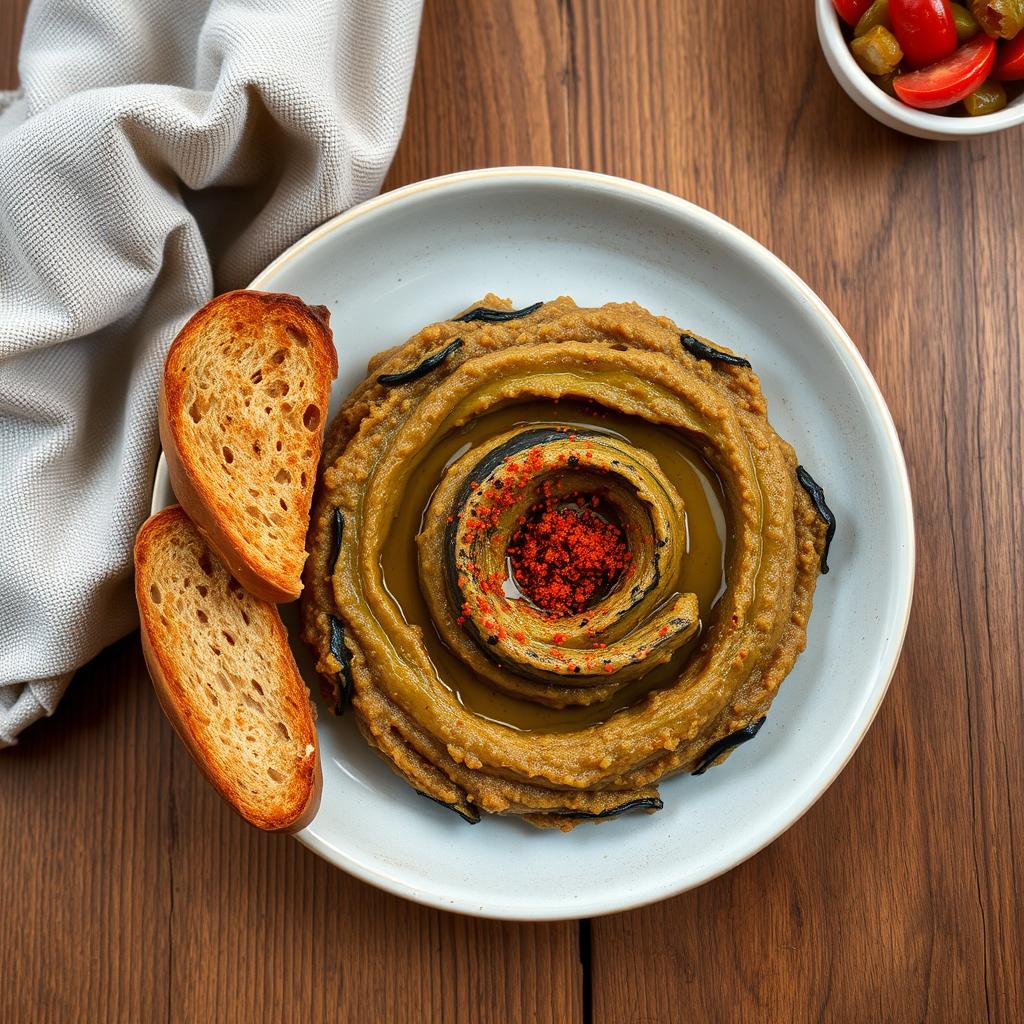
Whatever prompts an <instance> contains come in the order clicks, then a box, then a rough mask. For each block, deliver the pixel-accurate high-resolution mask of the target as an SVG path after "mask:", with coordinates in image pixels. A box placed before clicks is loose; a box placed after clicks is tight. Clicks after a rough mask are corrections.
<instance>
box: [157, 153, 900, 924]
mask: <svg viewBox="0 0 1024 1024" xmlns="http://www.w3.org/2000/svg"><path fill="white" fill-rule="evenodd" d="M502 179H504V180H506V181H507V182H509V183H511V182H514V181H516V180H517V179H518V180H530V181H539V180H544V179H547V180H548V181H550V182H552V183H557V182H562V183H570V184H577V185H584V186H600V187H602V188H605V189H607V190H609V191H619V192H624V193H627V194H630V195H632V196H634V197H638V198H643V199H646V200H648V201H651V202H653V203H655V204H657V205H659V206H662V207H668V208H674V210H675V211H676V212H681V213H683V214H685V215H686V216H688V217H689V218H692V219H694V220H696V221H699V222H701V223H702V225H703V226H704V227H706V228H708V229H710V230H711V231H713V232H717V233H718V234H719V235H720V236H721V237H723V238H724V239H726V240H729V241H732V242H733V243H735V244H738V245H739V246H740V247H742V248H744V249H746V250H747V252H748V253H749V254H750V255H751V256H752V257H753V258H754V259H755V261H756V262H759V263H760V264H761V265H762V266H763V267H765V268H766V269H769V270H771V271H774V272H775V273H776V274H779V275H781V276H782V277H784V278H785V279H787V281H788V283H789V285H790V287H791V288H793V289H794V290H795V291H796V292H797V293H798V294H799V296H800V297H801V298H802V299H803V300H804V301H805V302H806V303H807V304H808V305H809V306H810V307H811V309H812V310H813V311H814V312H815V313H816V314H817V317H818V319H819V320H820V321H821V322H822V324H823V326H824V327H826V328H827V329H828V332H829V334H830V335H831V336H832V340H833V342H835V343H836V345H837V348H838V349H839V350H840V352H841V353H842V354H843V355H845V357H846V359H847V363H848V365H849V366H850V367H851V369H853V370H855V371H856V375H857V379H858V382H859V383H860V384H862V385H863V386H864V393H865V395H866V397H868V398H869V399H870V402H871V405H872V407H873V410H874V413H875V417H876V419H877V422H878V423H879V424H880V426H881V427H882V428H883V434H884V438H885V442H886V447H887V450H888V454H889V456H890V458H891V459H892V467H893V470H894V482H895V483H896V484H897V491H898V495H897V497H898V505H899V510H900V512H901V513H902V518H903V520H904V522H905V524H906V526H907V533H906V537H905V550H904V553H903V559H902V566H901V567H900V568H901V570H902V571H901V572H900V573H899V577H900V579H901V580H902V579H905V584H904V589H905V594H904V596H903V616H902V622H900V623H899V627H898V629H896V630H894V631H893V633H892V634H891V637H892V639H890V641H889V642H888V645H887V647H888V650H889V654H888V658H887V659H886V660H887V661H888V664H887V667H886V668H885V669H884V670H883V672H884V677H885V678H884V679H881V677H880V685H878V686H876V688H875V691H874V692H873V693H872V694H871V697H870V700H869V703H868V704H866V705H865V707H864V708H863V709H862V711H861V714H860V717H859V721H855V722H854V723H853V726H852V731H854V732H856V735H855V737H854V739H853V741H852V743H851V744H850V747H849V749H848V750H847V751H846V752H845V754H844V756H843V757H842V760H841V761H840V762H839V763H838V764H836V765H835V766H834V767H833V769H832V770H831V771H830V772H829V773H828V774H827V776H826V777H825V778H823V779H822V780H820V784H819V785H818V786H816V787H815V791H814V794H813V796H811V797H810V799H808V800H806V802H805V803H804V805H803V806H802V807H800V808H799V809H798V811H797V813H796V814H795V815H794V816H792V817H787V819H786V820H785V822H784V823H783V824H782V825H781V826H780V827H778V828H777V829H773V830H771V831H770V833H769V834H768V835H766V836H764V837H762V838H760V839H759V840H758V841H756V842H755V843H752V844H751V845H750V847H749V848H744V849H742V850H741V852H740V855H739V856H738V857H737V858H736V859H734V860H732V861H731V862H730V863H729V864H727V865H725V866H723V867H721V868H719V869H717V870H714V871H713V872H711V873H709V874H707V875H705V876H703V877H702V878H701V879H700V880H699V881H683V882H681V883H680V884H678V885H674V884H669V885H665V886H662V887H661V888H659V889H657V890H655V891H653V892H651V891H648V892H644V893H643V894H642V895H641V896H640V897H639V898H636V899H630V898H628V896H627V897H626V898H625V899H623V898H622V897H621V895H620V896H619V897H618V898H615V897H612V898H608V897H601V896H600V895H598V896H589V895H588V897H587V898H585V899H583V900H582V901H581V905H578V906H568V905H563V906H554V905H547V904H544V905H538V906H521V905H515V906H508V905H500V904H493V903H492V904H488V903H487V902H486V901H484V902H483V903H478V902H474V901H473V900H470V899H467V898H465V897H459V896H448V897H445V896H443V895H440V894H439V893H437V892H435V891H433V890H426V889H422V888H419V887H417V886H411V885H408V884H407V883H405V882H403V881H400V880H398V879H396V878H393V877H391V876H389V875H388V874H386V873H385V872H382V871H380V870H379V869H378V868H376V867H375V866H373V865H370V864H367V863H364V862H363V861H360V860H357V859H355V858H353V857H351V856H348V855H346V854H345V853H343V852H342V851H340V850H338V849H337V848H336V847H334V846H331V845H330V844H329V843H327V842H326V841H325V840H323V839H322V838H321V837H320V836H319V835H317V834H316V833H315V832H313V831H312V829H313V826H315V822H314V823H313V825H311V826H309V827H308V828H306V829H304V830H303V831H301V832H299V833H296V834H295V836H294V838H295V839H297V840H298V841H299V842H300V843H302V844H303V845H304V846H305V847H307V848H308V849H309V850H311V851H312V852H314V853H316V854H317V855H318V856H320V857H322V858H323V859H324V860H326V861H327V862H328V863H330V864H332V865H333V866H335V867H337V868H340V869H342V870H344V871H346V872H347V873H349V874H351V875H354V876H355V877H356V878H359V879H360V880H361V881H363V882H366V883H368V884H369V885H372V886H374V887H375V888H378V889H382V890H384V891H385V892H389V893H391V894H393V895H396V896H400V897H403V898H405V899H408V900H411V901H413V902H415V903H419V904H421V905H423V906H428V907H433V908H435V909H439V910H447V911H454V912H457V913H461V914H466V915H468V916H471V917H480V918H485V919H491V920H504V921H524V922H527V921H534V922H540V921H567V920H578V919H580V918H589V917H600V916H604V915H606V914H613V913H620V912H623V911H627V910H634V909H636V908H638V907H643V906H649V905H651V904H653V903H658V902H661V901H662V900H666V899H670V898H672V897H674V896H678V895H681V894H682V893H684V892H688V891H690V890H692V889H695V888H699V887H700V886H702V885H705V884H707V883H708V882H711V881H713V880H714V879H716V878H719V877H721V876H722V875H724V874H726V873H728V872H729V871H732V870H733V869H734V868H736V867H739V865H740V864H743V863H744V862H745V861H747V860H749V859H750V858H751V857H754V856H755V855H756V854H758V853H760V852H761V851H762V850H764V849H765V848H766V847H768V846H770V845H771V844H772V843H773V842H775V840H776V839H778V838H779V837H780V836H781V835H782V834H783V833H784V832H786V831H788V830H789V829H790V828H792V827H793V826H794V825H795V824H796V823H797V822H798V821H799V820H800V819H801V818H802V817H803V816H804V815H805V814H806V813H807V812H808V811H809V810H810V809H811V808H812V807H813V806H814V805H815V804H816V803H818V801H819V800H820V799H821V798H822V797H823V796H824V794H825V793H826V792H827V790H828V789H829V788H830V787H831V786H832V785H833V783H834V782H835V781H836V779H837V778H838V777H839V776H840V775H841V774H842V772H843V771H844V770H845V768H846V766H847V765H848V764H849V762H850V759H851V758H852V757H853V755H854V754H855V753H856V752H857V749H858V748H859V747H860V744H861V743H862V742H863V740H864V737H865V736H866V735H867V733H868V731H869V730H870V728H871V725H872V724H873V722H874V720H875V717H876V716H877V714H878V710H879V708H880V707H881V705H882V702H883V701H884V699H885V695H886V694H887V693H888V691H889V686H890V684H891V682H892V679H893V676H894V675H895V672H896V668H897V666H898V665H899V660H900V655H901V653H902V650H903V645H904V642H905V640H906V634H907V627H908V624H909V621H910V614H911V610H912V607H913V601H914V586H915V576H916V558H917V553H916V547H917V541H916V526H915V522H914V511H913V499H912V495H911V489H910V479H909V476H908V473H907V467H906V460H905V457H904V454H903V447H902V445H901V443H900V439H899V434H898V432H897V430H896V425H895V423H894V421H893V418H892V414H891V413H890V411H889V408H888V405H887V404H886V402H885V399H884V397H883V396H882V393H881V390H880V389H879V387H878V383H877V382H876V381H875V378H874V375H873V374H872V373H871V370H870V369H869V367H868V365H867V363H866V362H865V360H864V357H863V356H862V355H861V353H860V350H859V349H858V348H857V346H856V345H855V344H854V343H853V341H852V339H851V338H850V336H849V335H848V334H847V333H846V330H845V329H844V328H843V326H842V325H841V324H840V322H839V320H838V319H837V318H836V316H835V314H833V313H832V311H831V310H830V309H829V308H828V306H827V305H826V304H825V302H824V301H823V300H822V299H821V298H820V297H819V296H818V295H817V294H816V293H815V292H814V290H813V289H812V288H811V287H810V286H809V285H808V284H807V282H805V281H804V280H803V278H801V277H800V276H799V275H798V274H797V273H796V272H795V271H794V270H793V269H792V268H791V267H789V266H788V265H787V264H786V263H784V262H783V261H782V260H781V259H780V258H779V257H778V256H776V255H775V254H774V253H773V252H771V250H769V249H768V248H767V247H765V246H764V245H762V244H761V243H760V242H759V241H757V239H755V238H753V237H752V236H751V235H748V234H747V233H746V232H745V231H743V230H742V229H741V228H738V227H736V226H735V225H734V224H731V223H729V221H727V220H724V219H723V218H721V217H719V216H718V215H717V214H714V213H712V212H711V211H710V210H707V209H705V208H704V207H702V206H699V205H697V204H696V203H693V202H691V201H689V200H687V199H683V198H682V197H680V196H677V195H674V194H672V193H671V192H665V191H663V190H661V189H657V188H654V187H652V186H650V185H644V184H642V183H641V182H638V181H633V180H631V179H629V178H620V177H615V176H613V175H608V174H600V173H597V172H595V171H583V170H576V169H573V168H565V167H546V166H532V165H530V166H503V167H489V168H480V169H475V170H467V171H458V172H455V173H453V174H445V175H440V176H438V177H434V178H426V179H424V180H422V181H417V182H413V183H411V184H408V185H405V186H402V187H401V188H397V189H394V190H392V191H390V192H385V193H382V194H380V195H378V196H375V197H374V198H372V199H369V200H367V201H366V202H363V203H360V204H358V205H357V206H353V207H351V208H350V209H348V210H345V211H344V212H342V213H339V214H337V215H335V216H334V217H331V218H329V219H328V220H326V221H324V222H323V223H322V224H320V225H319V226H317V227H315V228H313V229H312V230H311V231H310V232H308V233H307V234H305V235H303V236H302V238H300V239H298V240H297V241H295V242H293V243H292V245H290V246H289V247H288V248H287V249H285V250H284V252H282V253H281V254H280V255H279V256H277V257H276V258H275V259H274V260H272V261H271V262H270V263H269V264H267V266H266V267H265V268H264V269H263V270H261V271H260V272H259V273H258V274H257V275H256V277H254V278H253V280H252V281H251V282H250V283H249V285H248V286H247V287H249V288H254V289H263V287H264V284H265V283H266V281H267V280H268V279H269V278H271V277H273V276H274V275H275V274H276V273H277V272H278V271H279V270H280V269H281V268H282V267H283V266H284V265H285V264H287V263H289V262H291V261H292V260H293V259H294V258H295V257H296V256H298V255H299V254H300V253H302V252H304V251H305V250H306V249H307V248H309V247H310V246H312V245H314V244H316V243H317V242H319V241H320V240H321V239H323V238H325V237H326V236H327V235H330V234H332V233H334V232H335V231H337V230H339V229H340V228H342V227H344V226H345V225H347V224H349V223H351V222H353V221H355V220H357V219H360V218H362V217H365V216H368V215H370V214H373V213H375V212H377V211H379V210H381V209H384V208H385V207H388V206H392V205H394V204H396V203H402V202H403V201H405V200H408V199H410V198H412V197H413V196H417V195H420V194H423V193H428V192H432V191H436V190H439V189H445V188H451V187H458V186H461V185H465V184H467V183H472V182H485V181H495V180H502ZM167 483H168V482H167V471H166V461H165V458H164V454H163V452H162V451H161V452H160V455H159V458H158V462H157V467H156V472H155V474H154V480H153V490H152V496H151V503H150V504H151V512H152V513H155V512H157V511H159V509H160V508H162V507H163V504H162V502H161V499H160V492H161V490H162V489H163V488H164V487H165V486H167ZM883 653H885V652H884V651H883ZM883 664H885V661H883Z"/></svg>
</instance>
